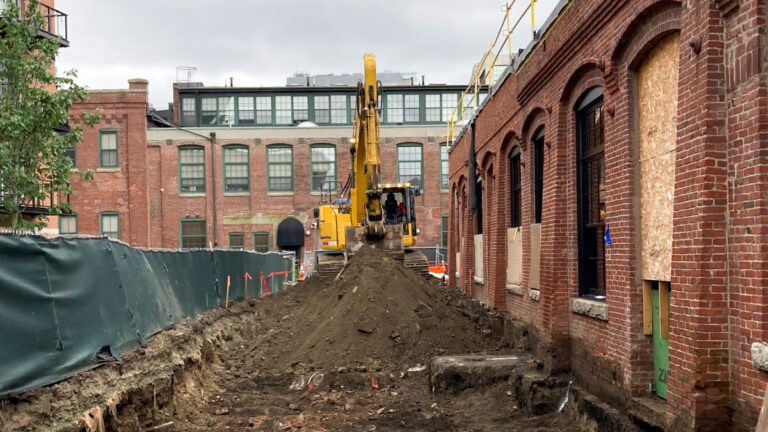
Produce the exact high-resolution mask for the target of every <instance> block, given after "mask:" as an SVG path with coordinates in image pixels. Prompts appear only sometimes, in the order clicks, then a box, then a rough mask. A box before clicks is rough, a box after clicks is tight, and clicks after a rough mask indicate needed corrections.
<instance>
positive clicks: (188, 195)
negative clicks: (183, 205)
mask: <svg viewBox="0 0 768 432" xmlns="http://www.w3.org/2000/svg"><path fill="white" fill-rule="evenodd" d="M204 196H205V192H191V193H179V198H194V197H204Z"/></svg>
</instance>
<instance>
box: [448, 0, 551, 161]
mask: <svg viewBox="0 0 768 432" xmlns="http://www.w3.org/2000/svg"><path fill="white" fill-rule="evenodd" d="M523 1H528V0H523ZM516 2H517V0H512V2H510V3H506V4H505V7H504V18H503V20H502V22H501V25H500V26H499V30H498V31H497V32H496V37H495V38H494V39H493V41H491V45H490V47H489V48H488V50H487V51H486V52H485V53H484V54H483V57H482V58H481V59H480V62H479V63H478V64H477V65H476V66H475V68H474V70H473V71H472V78H471V79H470V81H469V84H467V87H466V88H465V89H464V91H462V92H461V97H460V98H459V101H458V104H457V105H456V107H455V108H454V109H453V111H451V118H450V119H449V120H448V122H447V124H446V127H447V133H446V136H447V141H448V145H449V146H450V145H451V144H452V143H453V140H454V139H455V137H456V126H459V131H460V130H461V129H462V128H463V127H464V126H465V125H466V124H467V123H468V122H469V121H470V120H471V119H472V118H473V117H474V116H475V114H476V113H477V110H478V108H479V107H480V105H481V104H482V103H483V101H484V100H485V98H486V97H487V96H488V95H489V94H490V93H491V91H492V90H493V85H494V84H495V83H496V81H497V80H498V79H499V78H500V77H501V75H502V72H503V69H506V68H507V67H509V66H511V65H512V64H514V61H515V57H516V55H517V53H516V52H515V50H516V47H514V46H513V42H512V40H511V36H512V33H514V31H515V30H516V29H517V28H518V26H519V25H520V23H521V22H522V21H523V18H525V16H526V15H527V14H528V12H529V11H530V15H531V36H532V38H533V35H534V33H533V31H534V26H535V17H534V4H535V3H536V0H530V4H528V5H527V6H526V7H525V10H523V12H522V13H521V14H520V16H519V17H517V19H516V21H515V22H514V24H512V18H511V17H510V14H511V11H512V7H513V6H514V5H515V3H516ZM505 51H506V52H507V55H506V56H505V55H502V52H505Z"/></svg>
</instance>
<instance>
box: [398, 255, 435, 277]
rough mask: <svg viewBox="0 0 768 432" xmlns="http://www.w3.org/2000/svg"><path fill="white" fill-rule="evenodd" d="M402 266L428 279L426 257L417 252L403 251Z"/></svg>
mask: <svg viewBox="0 0 768 432" xmlns="http://www.w3.org/2000/svg"><path fill="white" fill-rule="evenodd" d="M403 265H405V266H406V267H407V268H409V269H413V270H414V271H415V272H417V273H419V274H420V275H422V276H423V277H425V278H427V279H429V278H430V276H429V260H428V259H427V256H426V255H424V254H423V253H421V252H419V251H417V250H408V249H406V250H405V254H404V256H403Z"/></svg>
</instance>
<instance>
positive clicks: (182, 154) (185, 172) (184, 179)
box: [179, 146, 205, 193]
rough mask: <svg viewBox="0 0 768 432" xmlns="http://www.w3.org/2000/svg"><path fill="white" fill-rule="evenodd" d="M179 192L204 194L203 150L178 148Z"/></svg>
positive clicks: (200, 148) (199, 148)
mask: <svg viewBox="0 0 768 432" xmlns="http://www.w3.org/2000/svg"><path fill="white" fill-rule="evenodd" d="M179 192H180V193H204V192H205V149H204V148H203V147H197V146H195V147H179Z"/></svg>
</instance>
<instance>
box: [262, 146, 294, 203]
mask: <svg viewBox="0 0 768 432" xmlns="http://www.w3.org/2000/svg"><path fill="white" fill-rule="evenodd" d="M267 192H293V148H292V147H290V146H286V145H271V146H268V147H267Z"/></svg>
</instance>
